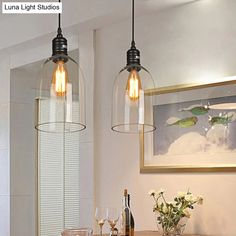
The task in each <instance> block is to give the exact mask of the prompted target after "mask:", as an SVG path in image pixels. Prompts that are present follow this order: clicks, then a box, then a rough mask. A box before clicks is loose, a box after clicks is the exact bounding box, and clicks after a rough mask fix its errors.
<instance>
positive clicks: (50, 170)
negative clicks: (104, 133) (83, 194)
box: [38, 104, 79, 236]
mask: <svg viewBox="0 0 236 236" xmlns="http://www.w3.org/2000/svg"><path fill="white" fill-rule="evenodd" d="M47 108H48V106H46V105H45V106H43V105H42V104H41V109H45V110H46V111H47ZM45 113H46V112H45ZM46 114H47V113H46ZM78 226H79V132H75V133H66V134H62V133H45V132H38V231H39V236H59V235H60V234H61V231H62V230H63V229H64V228H73V227H78Z"/></svg>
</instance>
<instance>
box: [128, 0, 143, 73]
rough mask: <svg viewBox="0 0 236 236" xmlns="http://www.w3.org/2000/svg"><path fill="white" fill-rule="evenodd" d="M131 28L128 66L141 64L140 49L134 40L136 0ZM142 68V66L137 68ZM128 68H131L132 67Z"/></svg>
mask: <svg viewBox="0 0 236 236" xmlns="http://www.w3.org/2000/svg"><path fill="white" fill-rule="evenodd" d="M131 30H132V39H131V47H130V49H129V50H128V51H127V66H132V65H134V67H135V65H139V66H140V51H139V50H138V49H137V48H136V46H135V41H134V0H132V23H131ZM136 69H138V70H140V68H139V67H138V68H136ZM128 70H131V69H130V68H129V69H128Z"/></svg>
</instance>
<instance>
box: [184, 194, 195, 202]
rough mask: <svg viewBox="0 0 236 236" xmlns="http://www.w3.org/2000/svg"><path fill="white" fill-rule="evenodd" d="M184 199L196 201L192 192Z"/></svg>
mask: <svg viewBox="0 0 236 236" xmlns="http://www.w3.org/2000/svg"><path fill="white" fill-rule="evenodd" d="M184 199H185V200H186V201H188V202H194V196H193V195H192V194H187V195H186V196H185V197H184Z"/></svg>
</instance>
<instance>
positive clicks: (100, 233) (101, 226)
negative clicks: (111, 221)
mask: <svg viewBox="0 0 236 236" xmlns="http://www.w3.org/2000/svg"><path fill="white" fill-rule="evenodd" d="M100 236H102V225H100Z"/></svg>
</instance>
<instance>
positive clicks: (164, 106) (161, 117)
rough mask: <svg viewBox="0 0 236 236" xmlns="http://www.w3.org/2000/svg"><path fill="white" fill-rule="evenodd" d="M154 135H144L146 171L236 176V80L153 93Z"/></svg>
mask: <svg viewBox="0 0 236 236" xmlns="http://www.w3.org/2000/svg"><path fill="white" fill-rule="evenodd" d="M147 94H149V96H153V100H154V105H153V120H154V124H155V126H156V127H157V129H156V131H155V132H153V133H145V134H144V133H141V134H140V167H141V168H140V171H141V173H153V172H193V171H194V172H209V171H236V80H229V81H224V82H219V83H212V84H195V85H193V84H185V85H179V86H173V87H163V88H157V89H155V90H154V91H147Z"/></svg>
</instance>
